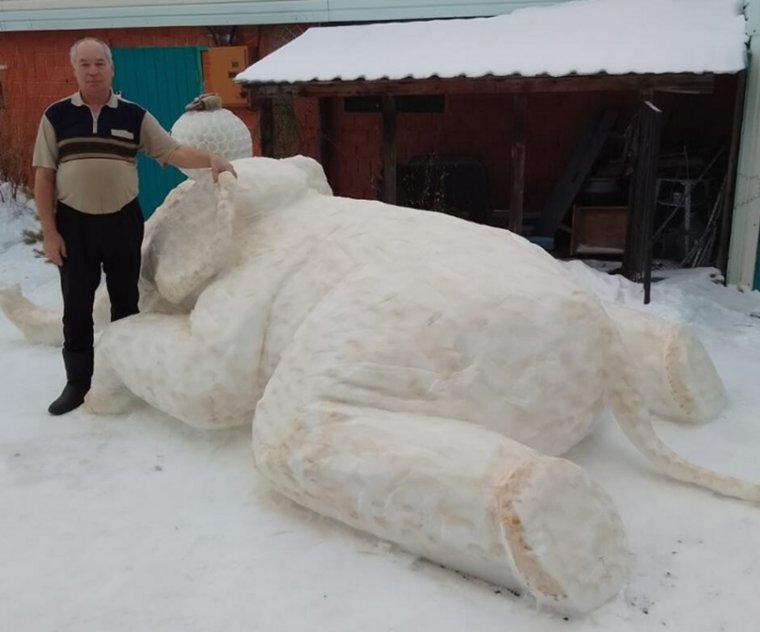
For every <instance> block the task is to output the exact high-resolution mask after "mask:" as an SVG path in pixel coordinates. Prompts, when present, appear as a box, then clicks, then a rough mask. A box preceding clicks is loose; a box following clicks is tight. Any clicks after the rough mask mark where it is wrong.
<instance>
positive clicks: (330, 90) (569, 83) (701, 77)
mask: <svg viewBox="0 0 760 632" xmlns="http://www.w3.org/2000/svg"><path fill="white" fill-rule="evenodd" d="M713 81H714V77H713V76H712V75H710V74H696V73H668V74H661V75H634V74H628V75H591V76H572V77H523V76H522V75H515V76H509V77H478V78H451V79H445V78H443V79H442V78H437V77H433V78H428V79H401V80H379V81H365V80H360V81H310V82H296V83H250V84H245V83H244V84H242V85H244V86H246V87H247V88H248V89H249V90H251V91H252V92H253V93H254V94H256V95H261V96H271V95H278V94H297V95H300V96H313V97H319V96H336V97H337V96H341V97H348V96H361V95H373V94H374V95H380V94H398V95H407V94H502V93H525V94H531V93H536V92H620V91H623V92H626V91H627V92H640V91H643V90H653V89H657V90H666V89H667V90H675V89H677V88H678V86H679V85H686V86H693V85H694V84H695V82H700V83H704V84H705V85H706V86H708V85H709V89H710V91H711V86H712V83H713ZM705 90H708V88H707V87H706V88H705Z"/></svg>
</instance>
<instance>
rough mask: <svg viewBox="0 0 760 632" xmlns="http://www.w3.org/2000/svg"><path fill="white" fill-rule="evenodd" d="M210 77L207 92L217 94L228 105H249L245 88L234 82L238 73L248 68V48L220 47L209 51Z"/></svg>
mask: <svg viewBox="0 0 760 632" xmlns="http://www.w3.org/2000/svg"><path fill="white" fill-rule="evenodd" d="M208 63H209V76H208V77H207V82H206V90H207V91H208V92H216V93H217V94H218V95H219V96H220V97H222V103H223V104H224V105H225V106H227V105H247V104H248V97H247V95H246V92H245V90H244V89H243V86H241V85H240V84H237V83H235V82H234V81H233V79H234V78H235V76H236V75H237V74H238V73H241V72H243V71H244V70H245V69H246V68H248V47H247V46H219V47H216V48H209V49H208Z"/></svg>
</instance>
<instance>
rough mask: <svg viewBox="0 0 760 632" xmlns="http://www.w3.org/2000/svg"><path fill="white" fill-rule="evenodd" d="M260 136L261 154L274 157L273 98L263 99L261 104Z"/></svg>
mask: <svg viewBox="0 0 760 632" xmlns="http://www.w3.org/2000/svg"><path fill="white" fill-rule="evenodd" d="M259 138H260V139H261V155H262V156H266V157H267V158H274V107H273V104H272V100H271V99H263V100H262V101H261V102H260V106H259Z"/></svg>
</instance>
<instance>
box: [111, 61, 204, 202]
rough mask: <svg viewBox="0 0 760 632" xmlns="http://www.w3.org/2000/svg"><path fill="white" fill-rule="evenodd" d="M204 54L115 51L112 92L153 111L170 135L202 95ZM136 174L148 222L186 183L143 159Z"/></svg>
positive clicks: (172, 170) (175, 173)
mask: <svg viewBox="0 0 760 632" xmlns="http://www.w3.org/2000/svg"><path fill="white" fill-rule="evenodd" d="M202 50H205V47H200V46H177V47H165V48H115V49H113V61H114V67H115V72H116V74H115V76H114V81H113V87H114V91H115V92H119V93H121V95H122V96H123V97H124V98H125V99H129V100H130V101H134V102H135V103H138V104H140V105H141V106H143V107H144V108H145V109H147V110H149V111H150V112H151V113H152V114H153V116H155V117H156V118H157V119H158V121H159V123H161V125H163V127H164V128H165V129H167V130H168V129H170V128H171V126H172V125H173V124H174V121H176V120H177V118H179V116H180V115H181V114H182V112H183V111H184V107H185V105H187V104H188V103H190V101H192V100H193V99H194V98H195V97H197V96H198V95H199V94H201V93H202V92H203V71H202V66H201V51H202ZM137 173H138V176H139V178H140V206H141V207H142V211H143V215H145V217H150V215H151V214H152V213H153V211H155V210H156V207H158V206H159V205H160V204H161V202H163V201H164V198H165V197H166V194H167V193H168V192H169V191H171V190H172V189H173V188H174V187H175V186H177V184H179V183H180V182H182V181H183V180H184V179H185V176H183V175H182V174H181V173H180V172H179V171H177V169H175V168H174V167H164V168H162V167H161V166H159V165H158V163H156V162H155V161H154V160H152V159H151V158H146V157H145V156H143V155H139V156H138V158H137Z"/></svg>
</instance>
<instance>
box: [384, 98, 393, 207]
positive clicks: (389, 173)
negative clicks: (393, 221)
mask: <svg viewBox="0 0 760 632" xmlns="http://www.w3.org/2000/svg"><path fill="white" fill-rule="evenodd" d="M382 116H383V138H382V148H381V151H382V163H383V189H382V193H381V195H382V200H383V202H387V203H388V204H395V203H396V102H395V101H394V99H393V95H389V94H384V95H383V96H382Z"/></svg>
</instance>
